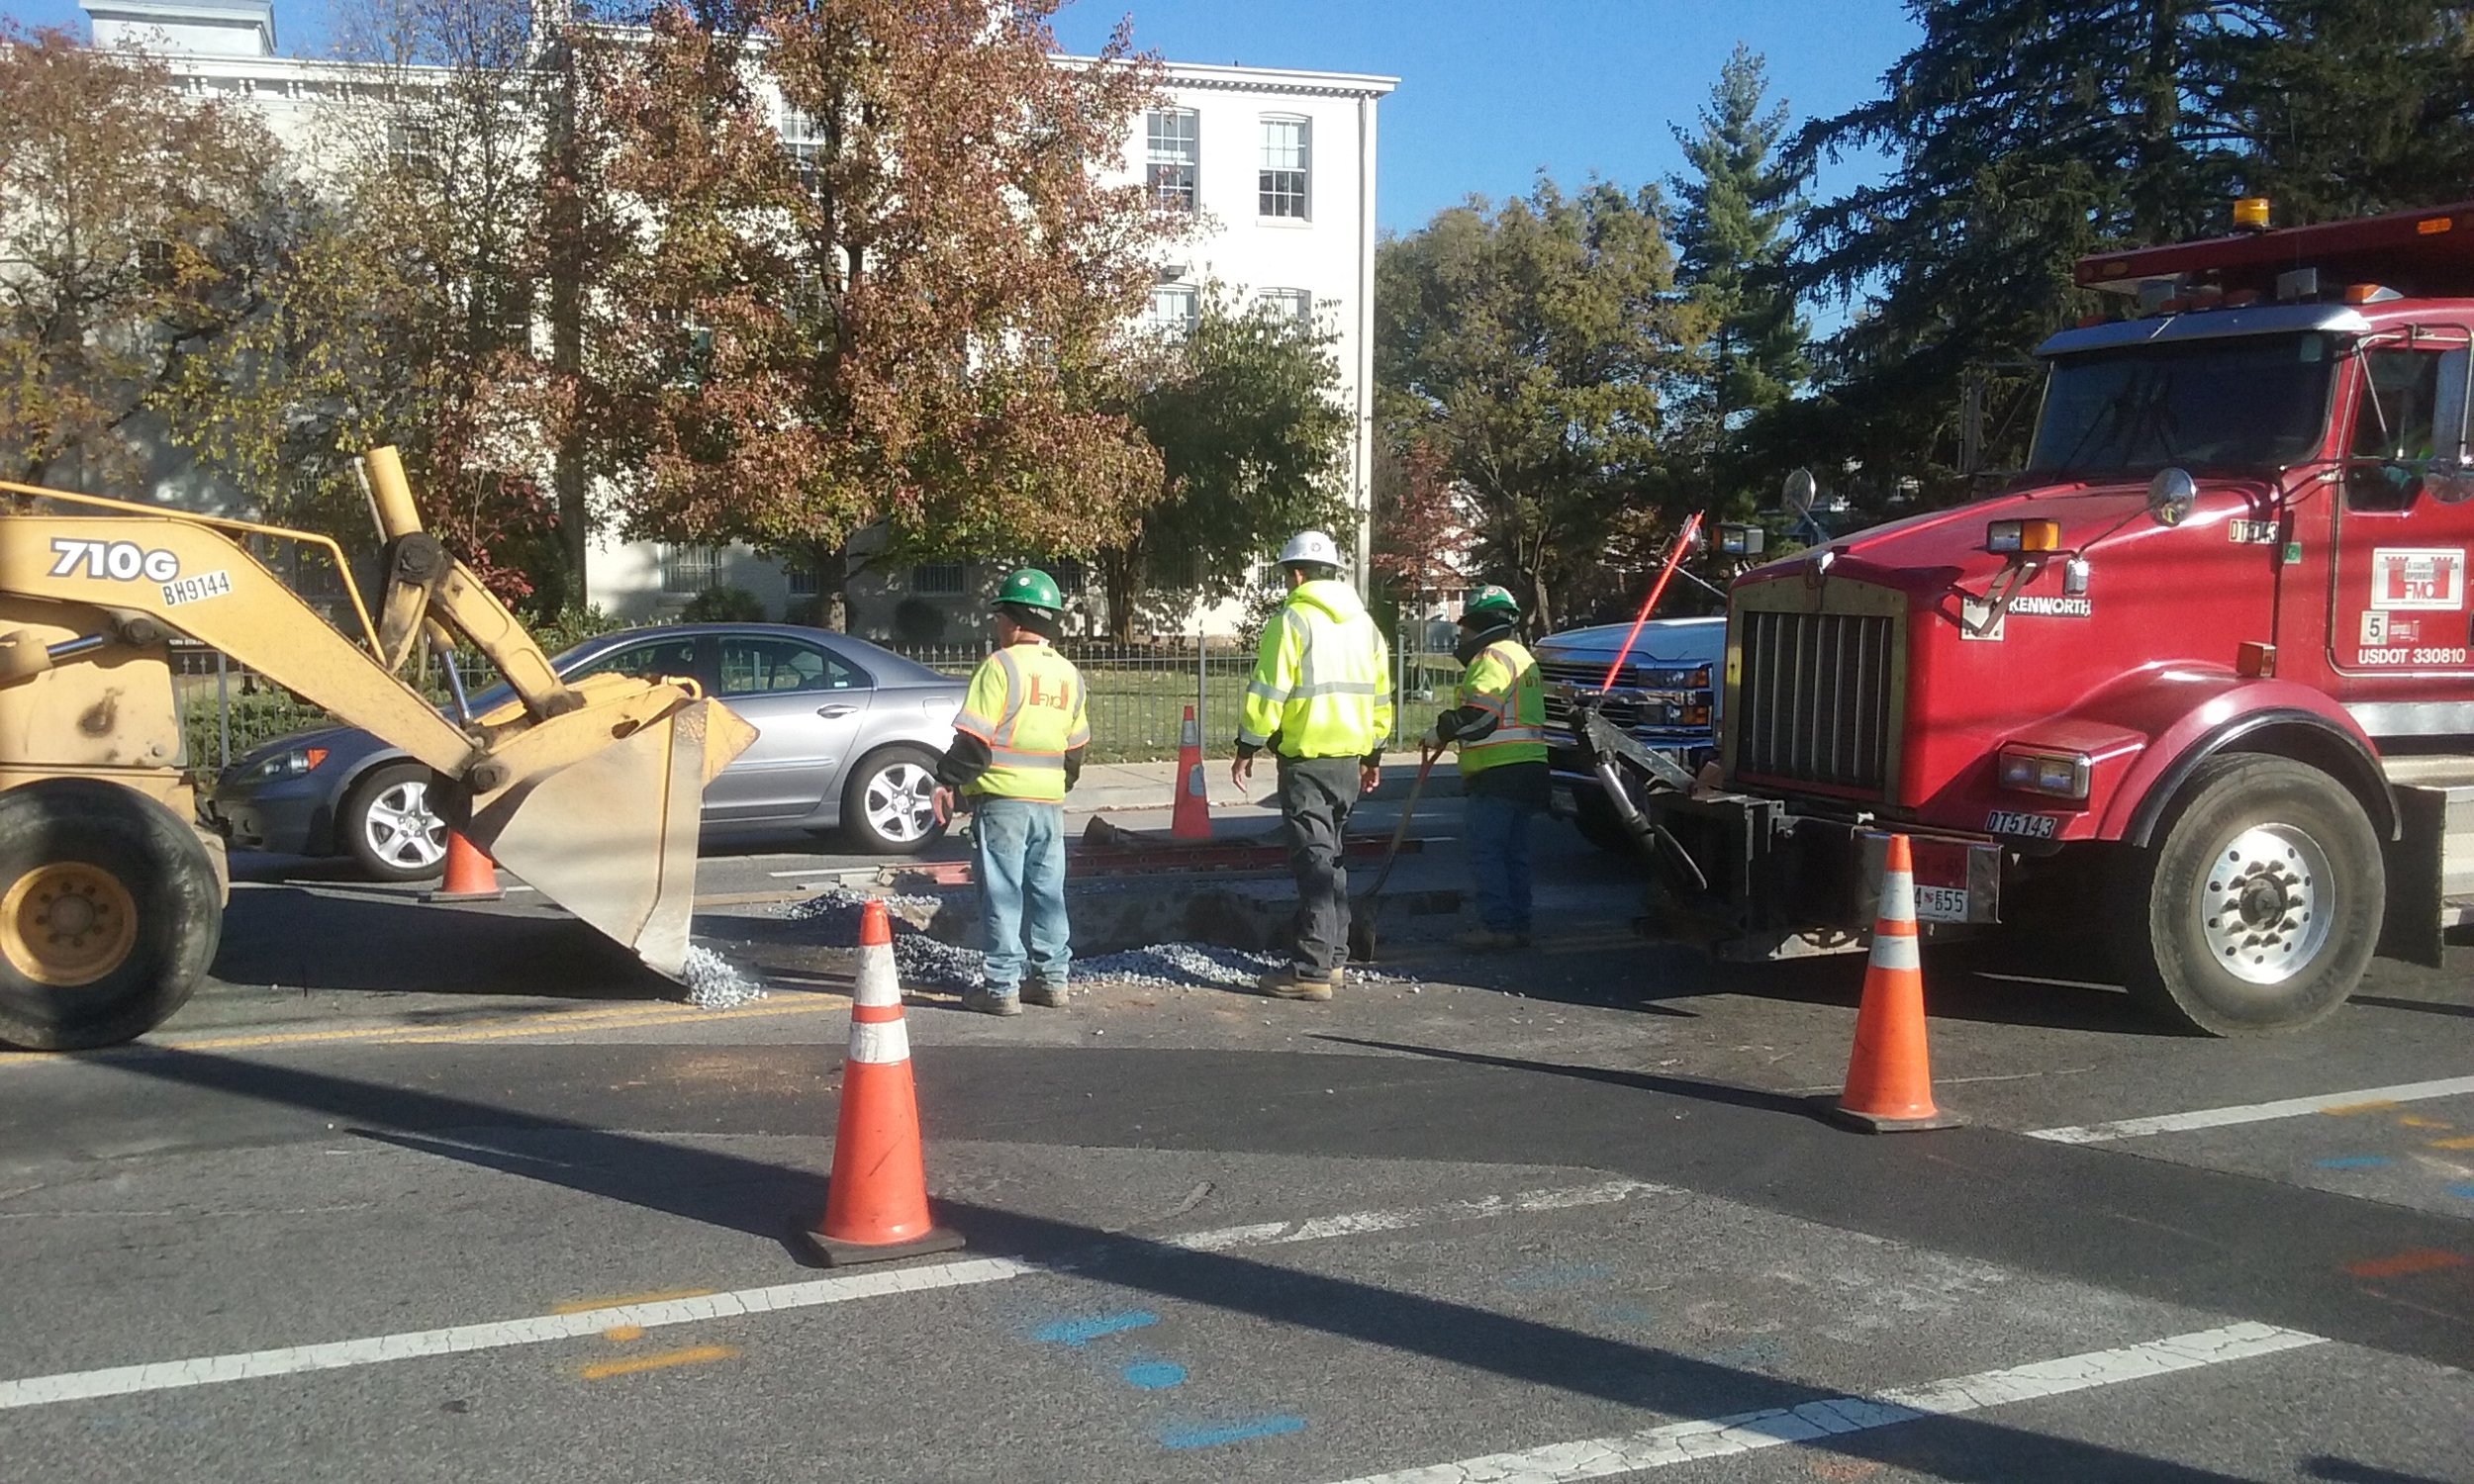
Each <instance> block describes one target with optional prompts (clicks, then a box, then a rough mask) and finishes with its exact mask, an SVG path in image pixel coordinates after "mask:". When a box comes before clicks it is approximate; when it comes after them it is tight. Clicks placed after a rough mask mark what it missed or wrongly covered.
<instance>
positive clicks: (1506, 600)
mask: <svg viewBox="0 0 2474 1484" xmlns="http://www.w3.org/2000/svg"><path fill="white" fill-rule="evenodd" d="M1481 619H1492V620H1493V621H1495V622H1497V623H1518V622H1520V604H1519V603H1517V602H1515V601H1513V598H1512V595H1511V594H1509V593H1506V592H1504V591H1503V590H1502V589H1501V588H1498V587H1495V586H1494V585H1492V584H1491V583H1490V584H1488V585H1487V586H1485V587H1482V588H1479V589H1478V590H1477V591H1476V592H1475V593H1472V594H1471V595H1469V602H1467V603H1462V604H1461V621H1462V622H1464V623H1470V622H1475V621H1478V620H1481Z"/></svg>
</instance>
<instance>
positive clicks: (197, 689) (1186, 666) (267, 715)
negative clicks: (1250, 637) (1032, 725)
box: [171, 624, 1460, 771]
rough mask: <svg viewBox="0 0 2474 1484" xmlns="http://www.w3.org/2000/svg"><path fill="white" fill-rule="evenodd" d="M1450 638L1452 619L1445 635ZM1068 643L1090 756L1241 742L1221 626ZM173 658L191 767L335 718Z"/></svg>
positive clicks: (1399, 690)
mask: <svg viewBox="0 0 2474 1484" xmlns="http://www.w3.org/2000/svg"><path fill="white" fill-rule="evenodd" d="M1448 640H1449V630H1448V626H1447V627H1445V628H1444V629H1443V630H1442V631H1441V636H1440V641H1441V642H1446V643H1448ZM1437 642H1439V639H1438V631H1437V628H1436V626H1435V625H1430V624H1404V625H1403V626H1402V631H1401V632H1400V633H1399V634H1397V635H1396V636H1395V638H1394V641H1393V644H1392V667H1393V681H1394V687H1395V690H1394V699H1395V701H1396V704H1395V705H1394V706H1393V718H1394V731H1393V738H1392V742H1393V745H1394V746H1395V747H1398V746H1404V745H1406V739H1411V738H1415V737H1416V736H1418V735H1419V734H1420V733H1421V732H1423V731H1424V730H1425V729H1426V726H1427V724H1428V723H1429V722H1430V721H1431V720H1433V715H1434V712H1435V711H1436V710H1438V709H1440V708H1441V705H1442V703H1443V700H1444V698H1445V697H1446V696H1449V694H1450V692H1451V689H1452V683H1453V681H1454V679H1455V678H1456V677H1457V676H1458V675H1459V673H1460V666H1459V665H1458V664H1456V663H1455V662H1454V661H1453V659H1452V656H1451V655H1450V654H1449V653H1437V652H1435V651H1434V650H1433V649H1432V648H1429V647H1427V646H1429V645H1432V644H1434V643H1437ZM897 648H898V649H899V652H900V653H902V654H903V655H904V656H906V657H907V658H909V659H912V660H915V661H917V662H918V663H920V664H922V665H925V666H927V667H928V668H930V669H932V670H935V671H938V672H939V673H941V674H945V675H951V676H954V677H957V678H960V677H964V676H968V675H969V674H970V673H971V671H972V670H973V669H974V668H975V667H976V666H977V665H978V664H979V663H980V661H981V660H982V659H984V658H986V657H987V654H988V651H987V650H986V649H985V648H983V647H980V646H977V645H940V646H935V647H925V648H923V647H916V646H897ZM1064 651H1065V653H1066V655H1067V657H1069V658H1070V659H1072V660H1073V661H1074V663H1075V665H1076V666H1077V667H1078V668H1080V669H1081V670H1082V672H1083V675H1084V678H1085V680H1086V681H1087V683H1088V684H1089V688H1090V701H1089V705H1090V710H1091V729H1092V748H1091V752H1090V754H1089V756H1090V759H1091V761H1093V762H1094V763H1140V762H1151V761H1158V760H1164V759H1169V758H1174V757H1176V756H1177V748H1178V741H1179V733H1180V730H1181V728H1182V726H1183V723H1184V721H1185V715H1186V707H1188V706H1193V707H1194V708H1195V714H1196V715H1198V716H1199V717H1200V718H1201V721H1202V750H1203V753H1204V755H1205V756H1206V757H1227V756H1228V755H1229V754H1230V753H1232V752H1233V751H1235V748H1236V738H1237V724H1238V713H1239V710H1240V708H1241V707H1242V706H1243V704H1244V701H1245V695H1246V686H1247V684H1248V681H1249V680H1250V678H1251V677H1252V675H1253V671H1254V649H1253V646H1252V645H1247V646H1245V647H1243V648H1240V647H1238V646H1237V644H1235V643H1234V642H1233V641H1231V640H1229V639H1226V638H1219V639H1206V640H1194V639H1185V640H1172V641H1167V642H1163V643H1157V644H1106V643H1097V642H1092V641H1085V640H1068V641H1067V642H1066V644H1065V645H1064ZM171 660H172V673H173V676H174V678H175V680H174V684H175V686H176V688H177V691H178V695H179V697H180V700H181V717H182V722H183V731H184V736H185V740H186V743H187V746H188V756H187V766H188V767H190V768H192V769H199V770H208V769H212V770H216V771H221V770H222V769H223V768H225V767H226V766H228V765H229V764H230V763H231V761H232V760H233V759H234V758H236V757H238V756H239V755H240V754H242V753H244V752H247V751H248V750H249V749H250V748H251V747H254V746H256V745H257V744H258V743H260V742H263V741H266V740H268V739H269V738H272V737H278V736H282V735H284V734H286V733H289V732H294V731H300V730H304V729H306V728H309V727H314V726H323V725H327V724H330V723H331V722H332V721H333V717H331V716H330V715H328V714H327V712H325V711H324V710H321V709H320V708H319V707H317V706H314V705H312V704H310V703H309V702H308V701H305V700H303V699H301V698H300V697H299V696H294V695H293V694H292V693H290V692H289V691H286V690H284V689H283V688H282V687H280V686H277V685H275V684H274V683H272V682H270V681H268V680H266V679H265V678H263V677H261V676H259V675H258V674H257V673H256V672H254V671H252V670H250V669H249V668H248V667H246V666H244V665H242V664H240V663H239V662H238V661H235V660H229V659H227V658H226V657H225V656H224V655H223V654H221V653H220V652H218V651H216V650H214V649H210V648H208V647H206V646H205V645H202V644H194V643H189V642H185V641H184V642H179V643H175V644H174V645H173V646H172V655H171ZM489 679H490V677H489V676H488V675H487V674H486V672H484V673H481V674H475V673H474V672H472V671H470V670H468V671H467V673H466V676H465V681H466V684H467V685H468V686H471V687H474V688H476V689H477V688H478V687H479V686H481V685H484V684H487V682H488V680H489ZM430 680H431V686H430V687H429V689H431V690H433V691H435V692H436V696H435V698H436V699H437V700H438V702H439V703H440V704H442V705H443V704H444V703H445V701H446V693H445V691H444V689H443V684H442V680H441V678H440V677H438V676H436V675H432V676H431V677H430Z"/></svg>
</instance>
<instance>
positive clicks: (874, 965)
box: [850, 943, 902, 1010]
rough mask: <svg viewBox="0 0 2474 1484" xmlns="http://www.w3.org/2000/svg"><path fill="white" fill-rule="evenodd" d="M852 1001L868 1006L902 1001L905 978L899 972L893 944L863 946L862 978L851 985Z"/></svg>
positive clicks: (876, 1007) (861, 950)
mask: <svg viewBox="0 0 2474 1484" xmlns="http://www.w3.org/2000/svg"><path fill="white" fill-rule="evenodd" d="M850 1002H851V1004H852V1005H853V1006H855V1007H857V1008H860V1009H868V1010H881V1009H883V1008H885V1007H886V1006H887V1005H893V1006H896V1007H899V1006H900V1005H901V1004H902V982H901V980H900V979H899V978H898V977H897V976H896V971H895V969H894V947H893V945H892V944H890V943H888V944H884V945H881V946H875V947H862V948H861V949H860V950H859V981H858V983H857V984H855V985H853V986H852V988H851V991H850Z"/></svg>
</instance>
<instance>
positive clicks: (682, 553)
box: [661, 545, 721, 595]
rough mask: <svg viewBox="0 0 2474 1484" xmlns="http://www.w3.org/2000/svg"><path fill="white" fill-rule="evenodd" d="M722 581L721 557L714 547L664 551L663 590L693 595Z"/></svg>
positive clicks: (681, 547) (683, 547)
mask: <svg viewBox="0 0 2474 1484" xmlns="http://www.w3.org/2000/svg"><path fill="white" fill-rule="evenodd" d="M720 581H721V553H720V552H718V551H716V550H714V548H713V547H711V546H669V545H665V546H663V547H662V549H661V590H662V591H663V592H664V593H686V594H690V595H694V594H697V593H702V592H704V591H706V590H707V589H709V588H712V587H714V586H715V585H716V584H718V583H719V582H720Z"/></svg>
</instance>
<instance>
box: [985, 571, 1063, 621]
mask: <svg viewBox="0 0 2474 1484" xmlns="http://www.w3.org/2000/svg"><path fill="white" fill-rule="evenodd" d="M997 605H998V606H999V607H1008V606H1011V607H1025V608H1036V609H1038V610H1039V611H1040V612H1043V613H1062V612H1064V611H1065V595H1064V594H1062V593H1059V592H1058V591H1057V580H1056V579H1055V578H1053V577H1050V576H1049V575H1048V574H1047V573H1045V572H1042V571H1040V570H1039V569H1038V568H1037V567H1023V568H1019V569H1017V570H1016V571H1014V572H1012V573H1010V574H1008V575H1007V576H1006V578H1005V580H1004V581H1003V582H1002V583H1000V584H999V585H998V588H997Z"/></svg>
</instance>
